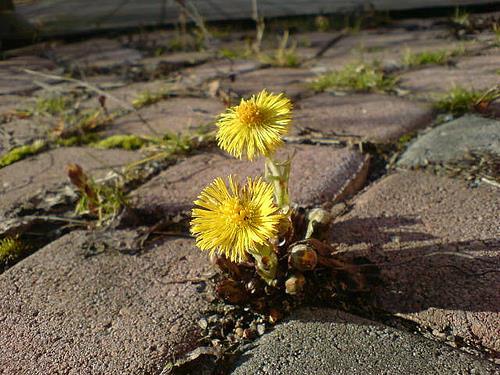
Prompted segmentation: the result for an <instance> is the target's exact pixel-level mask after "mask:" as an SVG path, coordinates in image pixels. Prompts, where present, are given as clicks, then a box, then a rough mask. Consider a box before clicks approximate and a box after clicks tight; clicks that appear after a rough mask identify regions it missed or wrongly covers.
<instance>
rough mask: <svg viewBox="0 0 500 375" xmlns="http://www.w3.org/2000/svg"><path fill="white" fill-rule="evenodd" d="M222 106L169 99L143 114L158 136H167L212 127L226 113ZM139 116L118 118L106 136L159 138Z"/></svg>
mask: <svg viewBox="0 0 500 375" xmlns="http://www.w3.org/2000/svg"><path fill="white" fill-rule="evenodd" d="M224 108H225V107H224V105H223V104H222V102H220V101H218V100H215V99H206V98H169V99H166V100H163V101H161V102H159V103H157V104H154V105H150V106H147V107H144V108H143V109H141V110H140V114H141V116H142V118H143V119H144V120H146V121H147V122H148V124H149V125H150V128H152V129H153V130H154V131H155V132H156V135H161V136H163V135H164V134H165V133H167V132H173V133H186V132H188V131H190V130H193V129H195V128H197V127H199V126H202V125H207V124H211V123H213V122H214V120H215V118H216V116H217V115H218V114H220V113H222V112H223V111H224ZM150 128H149V127H147V126H145V125H144V123H143V122H142V121H140V119H139V117H138V116H137V114H135V113H131V114H129V115H126V116H123V117H120V118H118V119H117V120H116V121H115V122H114V124H113V125H112V126H111V127H110V128H109V129H106V130H105V133H106V134H124V133H125V134H139V135H149V136H152V135H155V134H154V133H153V132H152V131H151V129H150Z"/></svg>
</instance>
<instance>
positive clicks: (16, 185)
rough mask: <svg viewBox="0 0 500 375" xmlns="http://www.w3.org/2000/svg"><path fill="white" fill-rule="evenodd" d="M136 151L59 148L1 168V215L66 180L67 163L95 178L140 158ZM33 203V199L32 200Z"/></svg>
mask: <svg viewBox="0 0 500 375" xmlns="http://www.w3.org/2000/svg"><path fill="white" fill-rule="evenodd" d="M141 157H142V156H141V154H139V153H136V152H132V151H124V150H97V149H91V148H83V147H67V148H59V149H55V150H52V151H48V152H43V153H41V154H39V155H35V156H32V157H29V158H27V159H24V160H21V161H18V162H16V163H14V164H11V165H9V166H7V167H4V168H1V169H0V182H1V184H0V196H1V197H2V199H0V217H2V216H3V215H4V214H5V212H6V211H7V210H10V209H12V208H15V207H19V206H20V205H21V204H23V203H24V202H27V201H29V200H30V198H32V197H33V196H34V195H37V194H38V193H39V192H41V191H42V190H43V191H51V190H53V189H55V188H57V187H59V186H61V185H62V184H64V183H66V182H67V181H68V178H67V174H66V165H67V164H68V163H77V164H80V165H81V166H82V168H83V169H84V170H85V171H90V172H93V174H94V175H96V176H97V177H99V176H101V177H102V176H103V174H105V173H107V172H109V171H110V170H111V168H112V167H118V168H119V167H120V166H123V165H126V164H128V163H131V162H133V161H136V160H138V159H140V158H141ZM32 203H34V204H35V205H36V202H32Z"/></svg>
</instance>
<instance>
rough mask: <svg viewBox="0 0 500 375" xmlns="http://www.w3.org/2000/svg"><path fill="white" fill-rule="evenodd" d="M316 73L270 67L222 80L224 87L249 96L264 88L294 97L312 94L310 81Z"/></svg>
mask: <svg viewBox="0 0 500 375" xmlns="http://www.w3.org/2000/svg"><path fill="white" fill-rule="evenodd" d="M314 77H315V74H314V73H313V72H311V71H310V70H308V69H302V68H268V69H261V70H256V71H253V72H250V73H246V74H242V75H240V76H237V77H236V78H235V79H234V80H226V81H224V82H222V87H223V88H224V89H226V90H230V91H232V92H235V93H236V94H237V95H239V96H242V97H247V96H250V95H252V94H256V93H258V92H260V91H261V90H263V89H267V90H268V91H271V92H274V93H280V92H283V93H285V94H286V95H287V96H288V97H290V98H292V99H298V98H300V97H303V96H305V95H307V94H308V93H309V94H311V90H310V88H309V83H310V81H312V80H313V78H314Z"/></svg>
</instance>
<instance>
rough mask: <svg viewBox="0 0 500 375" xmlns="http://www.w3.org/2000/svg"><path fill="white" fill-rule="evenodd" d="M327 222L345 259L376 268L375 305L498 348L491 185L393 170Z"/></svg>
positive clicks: (455, 338) (499, 278)
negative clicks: (364, 261)
mask: <svg viewBox="0 0 500 375" xmlns="http://www.w3.org/2000/svg"><path fill="white" fill-rule="evenodd" d="M353 204H354V205H353V209H352V210H351V211H350V212H349V213H348V214H346V215H344V216H342V217H340V218H339V219H338V220H337V221H336V222H335V223H334V224H333V226H332V228H331V232H330V240H331V242H332V243H333V244H334V245H335V246H336V249H337V251H339V252H341V253H342V254H344V255H345V256H346V257H357V256H364V257H367V258H368V259H370V260H371V261H372V262H374V263H375V264H378V265H379V267H380V269H381V279H382V282H383V284H382V285H380V286H376V287H375V288H374V290H373V291H372V295H373V297H374V299H375V303H376V305H377V307H379V308H382V309H384V310H386V311H389V312H391V313H393V314H396V315H398V316H400V317H403V318H405V319H409V320H412V321H414V322H416V323H418V324H419V325H420V326H422V327H423V328H424V329H427V330H429V331H430V332H433V333H434V334H435V335H437V336H438V337H443V338H445V339H447V340H449V341H451V342H452V343H454V344H457V343H458V344H460V342H461V341H463V342H465V343H466V344H468V345H471V346H475V347H480V348H483V350H486V351H488V350H489V351H492V352H493V353H495V351H496V352H497V353H498V352H499V351H500V338H499V336H498V327H499V325H500V300H499V299H498V290H497V289H498V288H497V286H498V285H500V274H499V273H498V263H499V257H500V243H499V238H500V228H499V226H498V212H500V199H499V194H498V189H497V188H495V187H493V186H490V185H481V186H480V187H478V188H474V189H472V188H470V187H468V185H467V183H466V182H464V181H462V180H454V179H449V178H445V177H437V176H435V175H432V174H427V173H424V172H412V171H406V172H400V173H396V174H393V175H389V176H387V177H385V178H383V179H382V180H379V181H378V182H377V183H375V184H374V185H373V186H371V187H370V188H368V189H367V190H366V191H365V192H364V193H363V194H361V195H359V196H358V197H357V198H356V199H355V201H354V202H353Z"/></svg>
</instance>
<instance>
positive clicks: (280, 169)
mask: <svg viewBox="0 0 500 375" xmlns="http://www.w3.org/2000/svg"><path fill="white" fill-rule="evenodd" d="M289 176H290V159H288V160H286V161H285V162H282V163H277V162H276V161H274V160H273V159H272V158H271V157H267V158H266V163H265V177H266V179H267V180H268V181H269V182H271V183H272V184H273V185H274V197H275V199H276V205H277V206H278V207H279V208H280V210H281V211H282V212H283V213H285V214H286V213H288V212H289V210H290V195H289V193H288V179H289Z"/></svg>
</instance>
